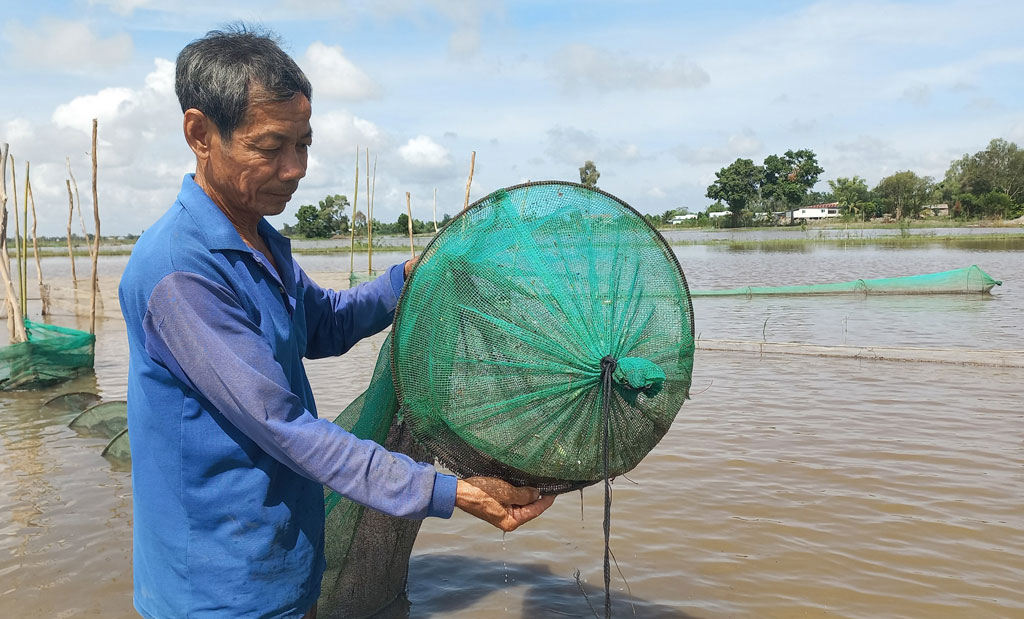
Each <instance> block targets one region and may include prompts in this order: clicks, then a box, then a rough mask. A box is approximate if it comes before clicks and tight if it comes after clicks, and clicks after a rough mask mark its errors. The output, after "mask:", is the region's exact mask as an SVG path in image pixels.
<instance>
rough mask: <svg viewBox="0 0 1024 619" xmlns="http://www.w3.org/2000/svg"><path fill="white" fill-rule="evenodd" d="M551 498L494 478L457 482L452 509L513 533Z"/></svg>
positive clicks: (549, 501) (538, 512) (549, 503)
mask: <svg viewBox="0 0 1024 619" xmlns="http://www.w3.org/2000/svg"><path fill="white" fill-rule="evenodd" d="M554 502H555V495H553V494H552V495H550V496H545V497H542V496H541V495H540V492H538V491H537V489H536V488H528V487H522V488H517V487H515V486H513V485H512V484H509V483H507V482H504V481H502V480H500V479H495V478H494V477H469V478H467V479H460V480H459V484H458V487H457V488H456V490H455V506H456V507H458V508H459V509H461V510H462V511H464V512H466V513H469V514H472V515H474V516H476V517H477V518H479V519H481V520H486V521H487V522H489V523H491V524H493V525H494V526H496V527H498V528H499V529H501V530H502V531H506V532H507V531H515V530H516V529H517V528H519V525H522V524H525V523H527V522H529V521H531V520H533V519H534V518H536V517H537V516H540V515H541V514H543V513H544V510H546V509H547V508H549V507H551V504H552V503H554Z"/></svg>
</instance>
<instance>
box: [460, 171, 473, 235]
mask: <svg viewBox="0 0 1024 619" xmlns="http://www.w3.org/2000/svg"><path fill="white" fill-rule="evenodd" d="M474 168H476V151H473V154H472V155H471V156H470V157H469V178H468V179H466V201H465V202H464V203H463V205H462V212H461V213H459V215H462V214H463V213H465V212H466V211H467V210H469V188H470V187H471V186H472V185H473V170H474ZM462 233H463V234H465V233H466V218H465V217H463V218H462Z"/></svg>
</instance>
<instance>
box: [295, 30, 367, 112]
mask: <svg viewBox="0 0 1024 619" xmlns="http://www.w3.org/2000/svg"><path fill="white" fill-rule="evenodd" d="M299 64H300V65H301V66H302V69H303V71H305V72H306V75H307V76H309V80H310V82H311V83H312V84H313V96H314V98H317V97H319V96H324V97H327V98H336V99H345V100H349V101H358V100H362V99H369V98H372V97H376V96H377V95H378V94H379V91H380V87H379V86H378V85H377V83H376V82H374V81H373V79H372V78H370V76H369V75H367V74H366V73H365V72H364V71H363V70H362V69H360V68H359V67H357V66H356V65H355V64H354V63H353V62H352V61H351V60H349V59H348V58H346V57H345V53H344V51H343V50H342V49H341V47H339V46H337V45H325V44H324V43H321V42H320V41H315V42H313V43H312V44H311V45H310V46H309V48H308V49H307V50H306V53H305V55H304V56H303V57H302V58H301V59H300V63H299Z"/></svg>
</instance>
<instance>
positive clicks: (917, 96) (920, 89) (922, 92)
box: [903, 84, 932, 107]
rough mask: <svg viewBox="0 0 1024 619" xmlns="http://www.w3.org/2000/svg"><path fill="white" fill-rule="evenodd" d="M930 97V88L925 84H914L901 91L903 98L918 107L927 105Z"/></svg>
mask: <svg viewBox="0 0 1024 619" xmlns="http://www.w3.org/2000/svg"><path fill="white" fill-rule="evenodd" d="M931 98H932V89H931V88H929V87H928V85H927V84H914V85H913V86H908V87H907V88H906V89H905V90H904V91H903V100H904V101H908V102H910V103H911V104H913V105H916V106H918V107H924V106H926V105H928V103H929V102H930V101H931Z"/></svg>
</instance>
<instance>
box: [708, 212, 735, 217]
mask: <svg viewBox="0 0 1024 619" xmlns="http://www.w3.org/2000/svg"><path fill="white" fill-rule="evenodd" d="M731 214H732V213H730V212H729V211H716V212H714V213H708V217H710V218H711V219H715V218H716V217H728V216H729V215H731Z"/></svg>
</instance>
